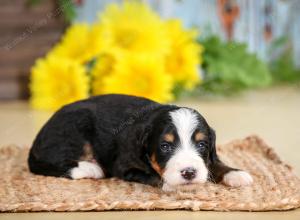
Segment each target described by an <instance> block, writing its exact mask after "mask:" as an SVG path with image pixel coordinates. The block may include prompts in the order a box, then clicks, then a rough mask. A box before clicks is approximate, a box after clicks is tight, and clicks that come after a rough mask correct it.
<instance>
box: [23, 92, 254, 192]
mask: <svg viewBox="0 0 300 220" xmlns="http://www.w3.org/2000/svg"><path fill="white" fill-rule="evenodd" d="M215 141H216V135H215V132H214V130H213V129H212V128H210V127H209V125H208V124H207V122H206V120H205V119H204V118H203V117H202V116H201V115H200V114H199V113H198V112H197V111H196V110H193V109H190V108H185V107H178V106H175V105H162V104H159V103H157V102H154V101H151V100H149V99H145V98H141V97H135V96H127V95H116V94H115V95H113V94H111V95H103V96H96V97H92V98H89V99H86V100H82V101H78V102H75V103H72V104H69V105H66V106H64V107H62V108H61V109H60V110H59V111H57V112H56V113H55V114H54V115H53V116H52V117H51V118H50V119H49V121H48V122H47V123H46V124H45V125H44V126H43V128H42V129H41V130H40V132H39V133H38V135H37V137H36V139H35V140H34V143H33V145H32V148H31V150H30V153H29V158H28V164H29V168H30V171H31V172H33V173H35V174H40V175H46V176H56V177H67V178H71V179H81V178H95V179H100V178H105V177H117V178H120V179H123V180H127V181H134V182H139V183H143V184H149V185H152V186H157V187H162V189H163V190H165V191H172V190H174V189H177V188H178V187H180V186H185V187H189V186H192V185H194V186H195V184H198V183H204V182H206V181H207V180H209V181H212V182H214V183H219V182H223V183H224V184H225V185H228V186H234V187H237V186H246V185H249V184H251V183H252V181H253V180H252V177H251V176H250V175H249V174H248V173H247V172H245V171H241V170H238V169H235V168H231V167H228V166H226V165H225V164H223V163H222V162H221V161H220V160H219V158H218V156H217V153H216V147H215Z"/></svg>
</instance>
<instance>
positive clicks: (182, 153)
mask: <svg viewBox="0 0 300 220" xmlns="http://www.w3.org/2000/svg"><path fill="white" fill-rule="evenodd" d="M170 116H171V119H172V122H173V124H174V125H175V127H176V130H177V134H178V136H179V144H178V145H179V146H176V151H175V152H174V155H172V156H171V158H170V159H169V161H168V162H167V164H166V167H165V172H164V174H163V179H164V182H165V183H166V184H168V185H171V186H175V185H180V184H184V183H187V182H188V181H187V180H185V179H184V178H183V177H182V176H181V171H182V170H183V169H186V168H193V169H195V170H196V177H195V178H194V179H193V180H191V183H203V182H205V181H206V180H207V176H208V170H207V167H206V166H205V164H204V161H203V159H202V158H201V156H200V155H199V153H198V152H197V150H196V148H195V145H194V143H193V142H192V135H193V133H194V131H195V129H196V128H197V124H198V120H197V115H196V114H195V113H194V112H193V111H192V110H190V109H187V108H181V109H178V110H176V111H173V112H171V113H170Z"/></svg>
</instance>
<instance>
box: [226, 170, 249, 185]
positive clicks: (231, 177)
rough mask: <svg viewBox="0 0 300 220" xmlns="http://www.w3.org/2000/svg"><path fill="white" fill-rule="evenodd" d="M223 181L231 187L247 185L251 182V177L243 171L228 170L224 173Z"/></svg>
mask: <svg viewBox="0 0 300 220" xmlns="http://www.w3.org/2000/svg"><path fill="white" fill-rule="evenodd" d="M223 183H224V184H225V185H227V186H233V187H239V186H248V185H251V184H252V183H253V178H252V177H251V175H250V174H249V173H247V172H245V171H240V170H239V171H230V172H228V173H227V174H225V175H224V177H223Z"/></svg>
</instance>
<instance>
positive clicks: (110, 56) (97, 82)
mask: <svg viewBox="0 0 300 220" xmlns="http://www.w3.org/2000/svg"><path fill="white" fill-rule="evenodd" d="M120 55H121V54H120V53H118V54H116V53H104V54H102V55H100V56H99V57H97V59H96V63H95V64H94V66H93V68H92V69H91V76H92V79H93V81H92V93H93V95H99V94H102V93H103V79H104V77H107V76H109V75H110V74H111V73H112V72H113V69H114V66H115V65H116V63H117V60H119V59H120Z"/></svg>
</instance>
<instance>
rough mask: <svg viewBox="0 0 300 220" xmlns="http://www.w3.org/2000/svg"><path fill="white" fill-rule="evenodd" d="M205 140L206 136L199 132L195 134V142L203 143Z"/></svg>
mask: <svg viewBox="0 0 300 220" xmlns="http://www.w3.org/2000/svg"><path fill="white" fill-rule="evenodd" d="M204 138H205V135H204V134H203V133H201V132H199V131H198V132H197V133H196V134H195V141H201V140H203V139H204Z"/></svg>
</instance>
